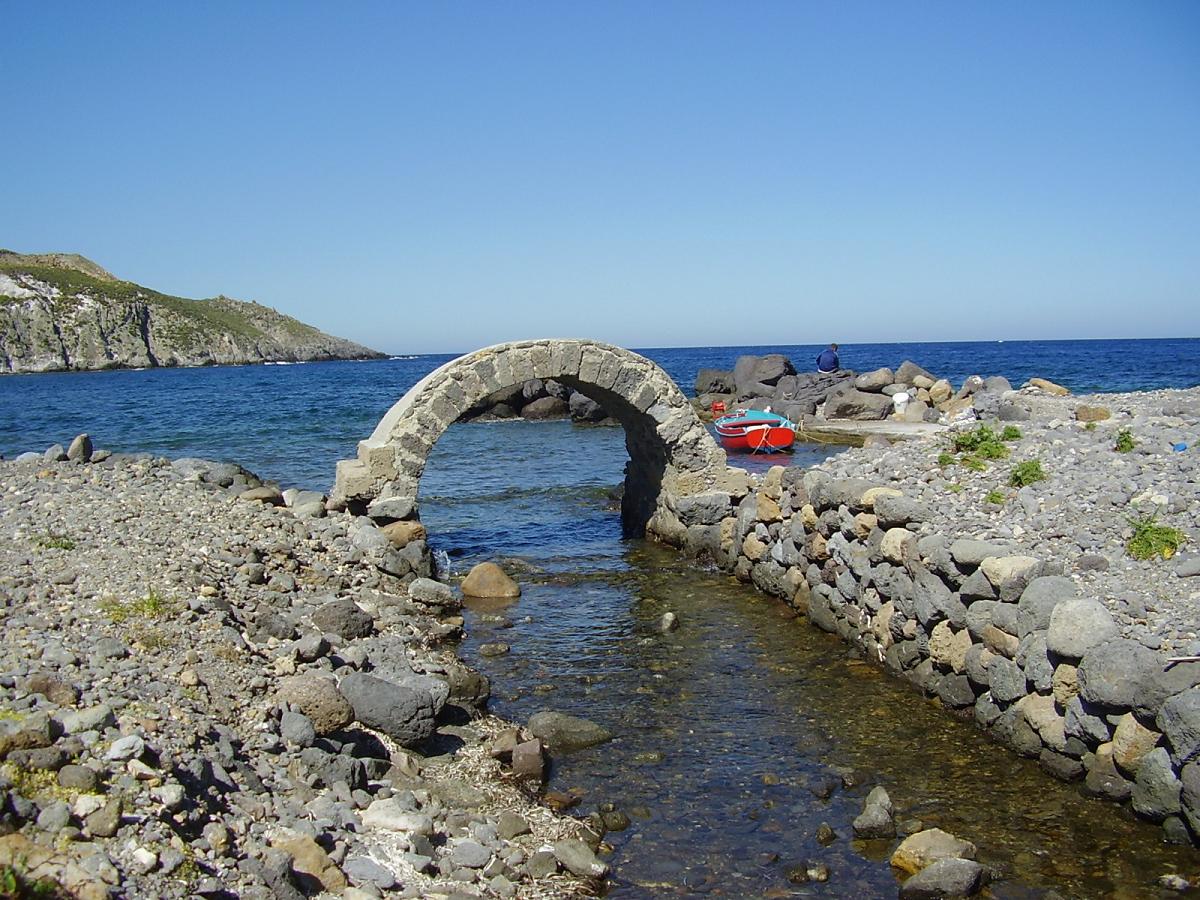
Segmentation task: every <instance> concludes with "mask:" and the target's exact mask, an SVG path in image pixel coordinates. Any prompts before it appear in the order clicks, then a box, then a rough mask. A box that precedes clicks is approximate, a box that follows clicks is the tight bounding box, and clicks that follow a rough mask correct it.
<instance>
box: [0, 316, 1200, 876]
mask: <svg viewBox="0 0 1200 900" xmlns="http://www.w3.org/2000/svg"><path fill="white" fill-rule="evenodd" d="M822 349H823V345H814V344H803V345H790V346H759V347H695V348H672V349H655V348H651V349H644V350H640V351H639V352H641V353H643V354H644V355H646V356H648V357H649V358H650V359H652V360H654V361H655V362H657V363H658V364H659V365H660V366H662V367H663V368H664V369H665V370H666V371H667V372H668V373H669V374H670V375H671V376H672V377H673V378H674V379H675V381H676V382H677V383H678V384H679V385H680V387H681V388H682V389H683V390H684V392H685V393H688V394H691V393H693V387H694V383H695V379H696V374H697V372H698V371H699V370H700V369H701V368H718V369H728V368H732V367H733V365H734V363H735V361H736V360H737V358H738V357H739V356H741V355H743V354H764V353H782V354H784V355H786V356H788V357H789V358H790V359H792V360H793V362H794V364H795V366H796V368H797V369H798V370H800V371H805V370H812V369H813V367H814V365H813V364H814V360H815V357H816V355H817V353H818V352H820V350H822ZM840 354H841V361H842V365H843V367H844V368H850V369H855V370H858V371H866V370H870V369H875V368H879V367H882V366H888V367H893V368H894V367H896V366H898V365H899V364H900V363H901V362H903V361H904V360H906V359H909V360H912V361H914V362H916V363H918V364H919V365H921V366H923V367H924V368H926V369H928V370H929V371H931V372H933V373H934V374H936V375H939V376H942V377H946V378H948V379H950V380H951V382H952V383H954V384H955V386H957V385H959V384H961V382H962V381H963V379H965V378H966V377H967V376H969V375H973V374H978V375H983V376H990V375H1003V376H1005V377H1006V378H1008V380H1009V381H1010V382H1012V384H1013V385H1014V386H1020V384H1021V383H1023V382H1024V381H1025V380H1027V379H1029V378H1031V377H1034V376H1038V377H1042V378H1047V379H1050V380H1051V381H1055V382H1058V383H1059V384H1062V385H1064V386H1066V387H1068V388H1070V389H1071V390H1072V391H1074V392H1076V393H1086V392H1095V391H1102V392H1125V391H1141V390H1153V389H1159V388H1189V387H1196V386H1197V385H1200V340H1197V339H1163V340H1113V341H1009V342H1003V343H999V342H974V343H910V344H858V345H856V344H843V345H841V348H840ZM451 358H453V357H452V356H450V355H412V356H403V357H395V358H392V359H386V360H378V361H369V362H329V363H309V364H297V365H259V366H239V367H221V368H201V369H148V370H144V371H106V372H89V373H70V374H44V375H22V376H5V377H0V454H3V455H4V456H5V457H6V458H11V457H12V456H13V455H16V454H18V453H21V452H23V451H29V450H34V451H39V452H40V451H42V450H45V449H46V448H47V447H48V446H50V445H51V444H54V443H61V444H63V445H66V444H67V443H68V442H69V441H70V440H71V438H73V437H74V436H75V435H76V434H79V433H81V432H87V433H89V434H90V435H91V437H92V440H93V442H94V444H95V446H97V447H101V448H106V449H109V450H113V451H123V452H132V453H138V452H142V453H150V454H153V455H155V456H165V457H170V458H178V457H183V456H200V457H206V458H210V459H217V460H225V461H231V462H237V463H240V464H241V465H244V466H246V467H247V468H249V469H251V470H252V471H254V472H256V473H257V474H258V475H260V476H261V477H264V478H268V479H271V480H274V481H277V482H278V483H280V485H281V486H284V487H289V486H295V487H302V488H309V489H315V490H328V489H329V487H330V486H331V484H332V481H333V470H334V464H335V462H336V460H338V459H343V458H351V457H353V456H354V455H355V446H356V444H357V442H358V441H359V440H361V439H362V438H365V437H367V436H368V435H369V434H370V433H371V432H372V430H373V429H374V427H375V425H376V423H377V422H378V421H379V419H380V418H381V417H382V416H383V414H384V413H385V412H386V411H387V409H388V408H389V407H390V406H391V405H392V404H393V403H394V402H395V401H396V400H398V399H399V398H400V397H401V396H402V395H403V394H404V392H405V391H406V390H407V389H408V388H409V387H411V386H412V385H413V384H414V383H416V381H417V380H419V379H420V378H421V377H422V376H424V375H425V374H426V373H428V372H429V371H431V370H432V369H434V368H436V367H437V366H439V365H441V364H442V363H444V362H446V361H448V360H449V359H451ZM833 452H838V450H837V448H830V447H828V446H819V445H818V446H813V447H804V448H800V449H798V450H797V452H796V453H795V454H794V455H792V456H789V457H785V458H783V459H782V462H784V463H785V464H790V465H801V466H803V465H811V464H812V463H814V462H817V461H819V460H820V459H822V458H824V456H826V455H828V454H829V453H833ZM625 461H626V451H625V445H624V439H623V434H622V432H621V429H620V428H619V427H595V426H577V425H573V424H571V423H570V422H522V421H504V422H491V423H459V424H455V425H453V426H451V428H450V429H449V430H448V431H447V432H446V433H445V434H444V435H443V436H442V437H441V438H440V439H439V441H438V442H437V444H436V446H435V447H434V450H433V452H432V453H431V456H430V459H429V462H428V465H427V466H426V469H425V473H424V475H423V477H422V482H421V497H420V503H421V518H422V521H423V522H424V524H425V525H426V527H427V529H428V530H429V534H430V546H431V548H432V549H433V551H434V554H435V557H436V559H437V560H438V563H439V571H440V573H441V574H442V575H443V576H448V577H450V578H453V577H455V576H458V575H461V574H463V573H465V572H466V571H467V570H468V569H469V568H470V566H472V565H474V564H475V563H477V562H480V561H483V560H487V559H494V560H500V561H502V563H503V564H504V565H506V566H508V567H509V568H510V569H511V570H512V571H515V572H516V573H517V578H518V580H519V581H520V583H521V585H522V596H521V597H520V599H519V600H517V601H515V602H514V603H513V604H512V605H511V606H509V607H507V608H496V607H495V606H489V607H487V608H484V609H475V608H468V609H467V611H466V617H467V624H466V633H467V636H466V638H465V640H464V641H463V643H462V644H461V646H460V648H459V652H460V654H461V655H462V656H463V657H464V658H465V659H466V660H467V661H468V662H469V663H470V664H471V665H473V666H475V667H476V668H478V669H480V670H481V671H483V672H484V673H485V674H487V675H488V676H489V677H490V678H491V679H492V683H493V694H492V700H491V708H492V709H493V710H494V711H495V712H496V713H498V714H499V715H502V716H505V717H506V718H509V719H511V720H513V721H527V720H528V718H529V716H531V715H532V714H533V713H535V712H538V711H539V710H542V709H554V710H558V711H561V712H567V713H570V714H574V715H581V716H585V717H587V718H589V719H592V720H593V721H597V722H600V723H601V724H603V725H605V726H606V727H608V728H609V729H610V730H611V731H612V732H613V733H614V734H615V735H616V738H615V739H614V740H613V741H611V742H609V743H607V744H604V745H602V746H600V747H595V748H590V749H588V750H583V751H579V752H577V753H573V754H559V755H556V756H555V758H554V759H553V762H552V766H551V771H550V779H549V786H551V787H553V788H555V789H557V790H562V791H570V792H572V793H574V794H576V795H577V796H579V797H580V798H581V802H580V805H579V807H578V808H577V810H576V812H577V813H578V814H579V815H588V814H589V813H593V812H597V811H599V810H604V811H605V812H607V813H608V815H609V816H610V821H615V822H616V823H617V824H623V823H624V822H627V826H626V827H623V828H619V829H616V830H613V831H610V832H609V833H608V834H607V835H606V836H605V841H606V844H607V848H608V849H607V852H606V859H607V860H608V861H609V862H610V864H611V865H612V867H613V871H612V878H611V883H610V887H609V892H608V896H611V897H629V898H654V897H665V896H692V895H697V894H706V895H711V896H718V897H739V898H741V897H768V896H769V897H785V896H826V897H841V896H855V897H884V896H893V897H894V896H896V889H897V874H896V873H895V872H894V871H893V870H892V869H891V867H890V866H889V865H888V862H887V860H888V856H889V854H890V852H891V849H892V848H893V847H894V843H895V842H894V841H892V842H888V841H857V840H854V839H853V834H852V822H853V819H854V817H855V816H857V815H858V813H859V812H860V811H861V809H862V803H863V798H864V797H865V796H866V793H867V792H868V791H869V790H870V789H871V788H872V787H873V786H875V785H883V786H884V787H885V788H886V789H887V790H888V792H889V794H890V795H891V797H892V800H893V802H894V804H895V805H896V808H897V810H898V815H899V818H900V820H901V821H902V822H903V823H905V826H906V827H909V828H912V827H917V826H918V825H923V826H924V827H930V826H936V827H939V828H942V829H943V830H945V831H949V832H951V833H953V834H956V835H958V836H959V837H962V838H965V839H967V840H970V841H972V842H973V843H975V844H976V845H977V846H978V848H979V859H980V860H981V861H982V862H984V863H986V864H987V865H988V866H990V867H992V868H993V869H994V870H995V871H996V872H997V873H999V874H1000V876H1001V879H1000V880H999V881H998V882H997V883H995V884H993V885H992V886H991V887H990V888H989V891H990V893H989V896H991V897H993V898H1012V900H1018V898H1020V900H1023V898H1033V897H1043V896H1047V895H1048V894H1047V892H1048V891H1056V892H1057V893H1058V895H1061V896H1064V897H1101V896H1103V897H1153V896H1160V891H1159V889H1158V887H1157V878H1158V877H1159V876H1160V875H1163V874H1167V873H1170V872H1180V873H1182V874H1185V875H1190V874H1192V873H1193V872H1194V871H1195V869H1196V865H1195V861H1196V856H1195V852H1194V851H1192V850H1190V849H1181V848H1176V847H1169V846H1167V845H1164V844H1163V842H1162V840H1161V831H1160V830H1158V829H1156V828H1154V827H1153V826H1149V825H1145V824H1143V823H1138V822H1135V821H1134V820H1133V819H1132V817H1130V816H1127V815H1124V814H1123V813H1121V812H1119V811H1117V810H1116V809H1114V808H1113V807H1109V806H1105V805H1103V804H1098V802H1097V801H1094V800H1089V799H1086V798H1084V797H1082V796H1081V795H1080V794H1079V791H1078V789H1077V788H1076V787H1075V786H1072V785H1065V784H1059V783H1057V782H1054V781H1052V780H1051V779H1048V778H1047V777H1046V776H1045V775H1044V774H1042V773H1041V772H1040V771H1038V769H1037V766H1036V763H1034V762H1032V761H1029V760H1022V759H1018V758H1016V757H1014V756H1012V755H1011V754H1008V753H1006V752H1003V751H1000V750H998V749H997V748H996V747H995V746H993V745H991V744H990V743H988V742H987V741H986V740H985V739H984V738H983V737H982V735H981V734H980V733H979V732H978V731H976V730H975V729H974V727H973V726H972V725H971V724H970V723H964V722H960V721H957V720H954V719H951V718H950V717H949V716H947V715H945V714H944V713H943V712H942V711H940V710H937V709H934V708H932V707H930V706H928V705H927V704H925V703H923V702H922V701H921V700H920V699H919V698H917V697H916V696H914V695H913V694H912V693H910V692H909V690H908V688H907V687H905V686H904V685H901V684H899V683H897V682H896V680H895V679H891V678H889V677H886V676H885V675H884V674H883V673H882V672H881V670H880V669H879V668H878V667H877V666H874V665H870V664H868V663H867V662H865V661H863V660H859V659H856V658H854V657H853V656H852V655H850V654H848V653H847V648H846V645H845V644H843V643H841V642H840V641H839V640H837V639H836V638H833V637H831V636H829V635H826V634H824V633H822V632H819V631H817V630H816V629H813V628H811V627H808V626H807V625H805V624H804V623H803V621H797V620H796V619H795V618H794V617H793V616H792V615H791V614H790V613H789V611H788V610H787V609H786V608H785V607H783V606H782V605H781V604H779V603H777V602H775V601H773V600H769V599H767V598H764V597H763V596H762V595H760V594H758V593H756V592H755V591H754V590H753V589H752V588H750V587H748V586H746V585H743V584H740V583H738V582H736V581H734V580H733V579H731V578H729V577H727V576H726V575H724V574H723V573H720V572H717V571H714V570H712V569H710V568H706V567H704V566H701V565H698V564H696V563H694V562H690V561H688V560H684V559H682V558H680V557H679V556H678V555H677V554H675V553H673V552H672V551H670V550H668V549H665V548H662V547H659V546H657V545H654V544H652V543H649V542H645V541H640V540H630V539H625V538H623V537H622V535H621V530H620V515H619V510H618V505H617V503H616V502H615V501H614V490H615V489H616V488H617V487H618V486H619V485H620V484H621V481H622V478H623V468H624V464H625ZM780 461H781V460H780V459H779V458H771V459H770V462H771V463H775V462H780ZM733 462H735V463H737V462H738V460H736V459H735V460H733ZM756 464H758V465H762V464H761V463H756ZM0 472H2V470H0ZM3 496H4V495H3V485H2V484H0V506H2V505H3V502H4V501H3ZM666 611H671V612H675V613H676V614H677V615H678V617H679V621H680V622H681V627H680V628H679V629H678V630H677V631H674V632H671V633H669V634H664V633H662V632H661V631H660V629H659V628H658V623H659V621H660V619H661V616H662V614H663V613H664V612H666ZM500 642H502V643H504V644H507V645H509V646H510V647H511V651H510V652H509V653H507V654H504V655H500V656H494V655H490V654H489V655H486V656H485V655H482V654H480V652H479V648H480V647H481V646H482V645H483V644H487V643H491V644H496V643H500ZM614 813H617V814H619V815H616V816H615V818H614ZM622 820H623V821H622ZM822 825H827V826H829V829H831V831H832V834H833V840H832V842H828V840H825V839H818V830H819V829H820V826H822ZM825 837H826V838H827V837H828V835H827V834H826V835H825ZM812 873H815V876H816V877H827V878H828V881H825V882H821V881H808V880H807V879H809V878H811V877H813V874H812Z"/></svg>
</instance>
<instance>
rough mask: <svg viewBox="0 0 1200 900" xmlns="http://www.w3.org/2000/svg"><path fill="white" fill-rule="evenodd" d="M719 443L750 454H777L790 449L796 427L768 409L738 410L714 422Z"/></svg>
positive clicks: (727, 448)
mask: <svg viewBox="0 0 1200 900" xmlns="http://www.w3.org/2000/svg"><path fill="white" fill-rule="evenodd" d="M714 424H715V425H716V428H717V437H718V438H720V439H721V446H723V447H724V448H725V449H726V450H740V451H743V452H749V453H778V452H780V451H783V450H790V449H791V448H792V444H793V443H794V442H795V440H796V426H795V424H794V423H792V422H791V421H790V420H788V419H787V418H786V417H785V416H781V415H779V413H773V412H771V411H770V410H769V409H768V410H763V409H739V410H735V411H734V412H732V413H730V414H729V415H727V416H722V417H721V418H719V419H717V420H716V422H715V423H714Z"/></svg>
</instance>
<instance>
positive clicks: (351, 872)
mask: <svg viewBox="0 0 1200 900" xmlns="http://www.w3.org/2000/svg"><path fill="white" fill-rule="evenodd" d="M341 869H342V871H343V872H344V873H345V874H346V877H347V878H349V879H350V881H351V883H352V884H354V885H357V886H360V887H361V886H362V885H364V884H372V885H374V886H375V887H377V888H379V890H381V891H389V890H391V889H392V888H393V887H395V886H396V876H395V873H393V872H392V870H391V869H389V868H387V867H385V866H383V865H382V864H380V863H378V862H376V861H375V860H373V859H371V857H369V856H351V857H350V858H349V859H347V860H346V861H345V862H344V863H343V864H342V866H341Z"/></svg>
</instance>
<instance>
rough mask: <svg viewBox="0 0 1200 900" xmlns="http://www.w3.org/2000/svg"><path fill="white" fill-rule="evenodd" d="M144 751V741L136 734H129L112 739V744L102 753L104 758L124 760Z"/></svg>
mask: <svg viewBox="0 0 1200 900" xmlns="http://www.w3.org/2000/svg"><path fill="white" fill-rule="evenodd" d="M145 752H146V742H145V741H144V740H142V738H141V737H139V736H138V735H136V734H129V735H126V736H125V737H120V738H117V739H116V740H115V741H113V742H112V745H111V746H109V748H108V752H107V753H106V754H104V758H105V759H109V760H117V761H124V760H127V759H137V758H138V757H140V756H141V755H142V754H143V753H145Z"/></svg>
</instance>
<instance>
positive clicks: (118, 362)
mask: <svg viewBox="0 0 1200 900" xmlns="http://www.w3.org/2000/svg"><path fill="white" fill-rule="evenodd" d="M383 356H384V354H382V353H378V352H376V351H374V350H371V349H369V348H367V347H363V346H362V345H360V344H355V343H353V342H352V341H347V340H343V339H342V338H337V337H332V336H330V335H328V334H324V333H323V332H321V331H318V330H317V329H316V328H313V327H312V326H311V325H305V324H304V323H303V322H299V321H297V320H296V319H293V318H291V317H290V316H285V315H282V314H281V313H278V312H276V311H275V310H273V309H271V308H269V307H266V306H262V305H260V304H258V303H247V302H243V301H239V300H231V299H229V298H228V297H217V298H215V299H212V300H185V299H183V298H180V297H172V296H169V295H166V294H160V293H158V292H157V291H152V290H150V289H149V288H144V287H141V286H140V285H136V284H133V283H132V282H129V281H121V280H119V279H117V278H115V277H114V276H113V275H111V274H109V273H108V272H106V271H105V270H104V269H102V268H101V267H100V266H98V265H96V264H95V263H93V262H91V261H90V260H88V259H85V258H84V257H82V256H77V255H74V254H61V253H55V254H38V255H22V254H19V253H13V252H12V251H8V250H0V373H20V372H60V371H79V370H91V369H113V368H146V367H152V366H211V365H240V364H244V363H261V362H308V361H312V360H328V359H379V358H383Z"/></svg>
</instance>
